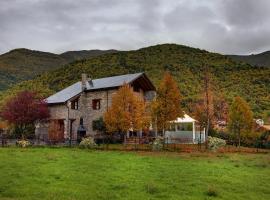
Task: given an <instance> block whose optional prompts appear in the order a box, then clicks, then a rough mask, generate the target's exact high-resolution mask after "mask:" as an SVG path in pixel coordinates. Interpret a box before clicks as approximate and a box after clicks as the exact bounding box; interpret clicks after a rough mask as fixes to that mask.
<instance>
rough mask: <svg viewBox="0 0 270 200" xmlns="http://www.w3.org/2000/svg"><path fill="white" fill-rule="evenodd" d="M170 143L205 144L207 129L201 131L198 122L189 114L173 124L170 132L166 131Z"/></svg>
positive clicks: (166, 137)
mask: <svg viewBox="0 0 270 200" xmlns="http://www.w3.org/2000/svg"><path fill="white" fill-rule="evenodd" d="M165 139H167V142H168V143H203V142H204V141H205V129H203V130H201V131H200V130H199V127H198V126H196V120H195V119H193V118H192V117H190V116H189V115H187V114H184V117H182V118H181V117H178V118H177V119H176V120H174V121H172V122H171V125H170V128H169V130H167V131H165Z"/></svg>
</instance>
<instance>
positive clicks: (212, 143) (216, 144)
mask: <svg viewBox="0 0 270 200" xmlns="http://www.w3.org/2000/svg"><path fill="white" fill-rule="evenodd" d="M225 145H226V141H225V140H222V139H220V138H216V137H211V136H209V137H208V148H209V149H210V150H213V151H216V150H217V149H219V148H220V147H223V146H225Z"/></svg>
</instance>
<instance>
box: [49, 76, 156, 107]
mask: <svg viewBox="0 0 270 200" xmlns="http://www.w3.org/2000/svg"><path fill="white" fill-rule="evenodd" d="M141 77H144V78H146V79H147V80H148V82H149V84H150V85H151V88H153V89H154V88H155V87H154V86H153V84H152V83H151V82H150V81H149V79H148V78H147V77H146V76H145V74H144V73H136V74H125V75H120V76H112V77H106V78H99V79H93V80H92V84H89V81H88V82H87V84H86V91H91V90H100V89H109V88H115V87H120V86H122V85H123V84H124V83H128V84H130V83H132V82H133V81H135V80H137V79H138V78H141ZM81 92H82V82H81V81H79V82H77V83H74V84H73V85H71V86H69V87H67V88H65V89H63V90H61V91H59V92H57V93H55V94H53V95H52V96H50V97H48V98H47V99H46V101H47V103H48V104H58V103H64V102H66V101H68V100H69V99H71V98H73V97H75V96H77V95H79V94H80V93H81Z"/></svg>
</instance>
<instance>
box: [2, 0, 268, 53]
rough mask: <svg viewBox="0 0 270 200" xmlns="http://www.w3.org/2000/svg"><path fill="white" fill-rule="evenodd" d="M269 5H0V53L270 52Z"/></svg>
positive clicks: (242, 0)
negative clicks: (166, 48) (180, 48)
mask: <svg viewBox="0 0 270 200" xmlns="http://www.w3.org/2000/svg"><path fill="white" fill-rule="evenodd" d="M269 8H270V1H268V0H256V1H253V0H226V1H222V0H215V1H206V0H170V1H167V0H110V1H107V0H78V1H74V0H61V1H54V0H24V1H20V0H1V1H0V30H1V31H0V44H1V45H0V53H4V52H6V51H8V50H11V49H14V48H20V47H25V48H30V49H37V50H42V51H51V52H56V53H59V52H63V51H67V50H79V49H96V48H98V49H112V48H113V49H120V50H129V49H137V48H140V47H144V46H148V45H154V44H157V43H166V42H170V43H178V44H184V45H189V46H194V47H199V48H203V49H206V50H210V51H214V52H220V53H226V54H246V53H254V52H260V51H263V50H269V49H270V34H269V32H270V27H269V26H268V24H269V23H270V12H269V11H268V10H269Z"/></svg>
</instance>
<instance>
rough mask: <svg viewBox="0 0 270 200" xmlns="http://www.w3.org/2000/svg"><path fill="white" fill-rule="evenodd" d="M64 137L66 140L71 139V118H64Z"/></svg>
mask: <svg viewBox="0 0 270 200" xmlns="http://www.w3.org/2000/svg"><path fill="white" fill-rule="evenodd" d="M64 138H65V140H69V120H68V119H65V120H64Z"/></svg>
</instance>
